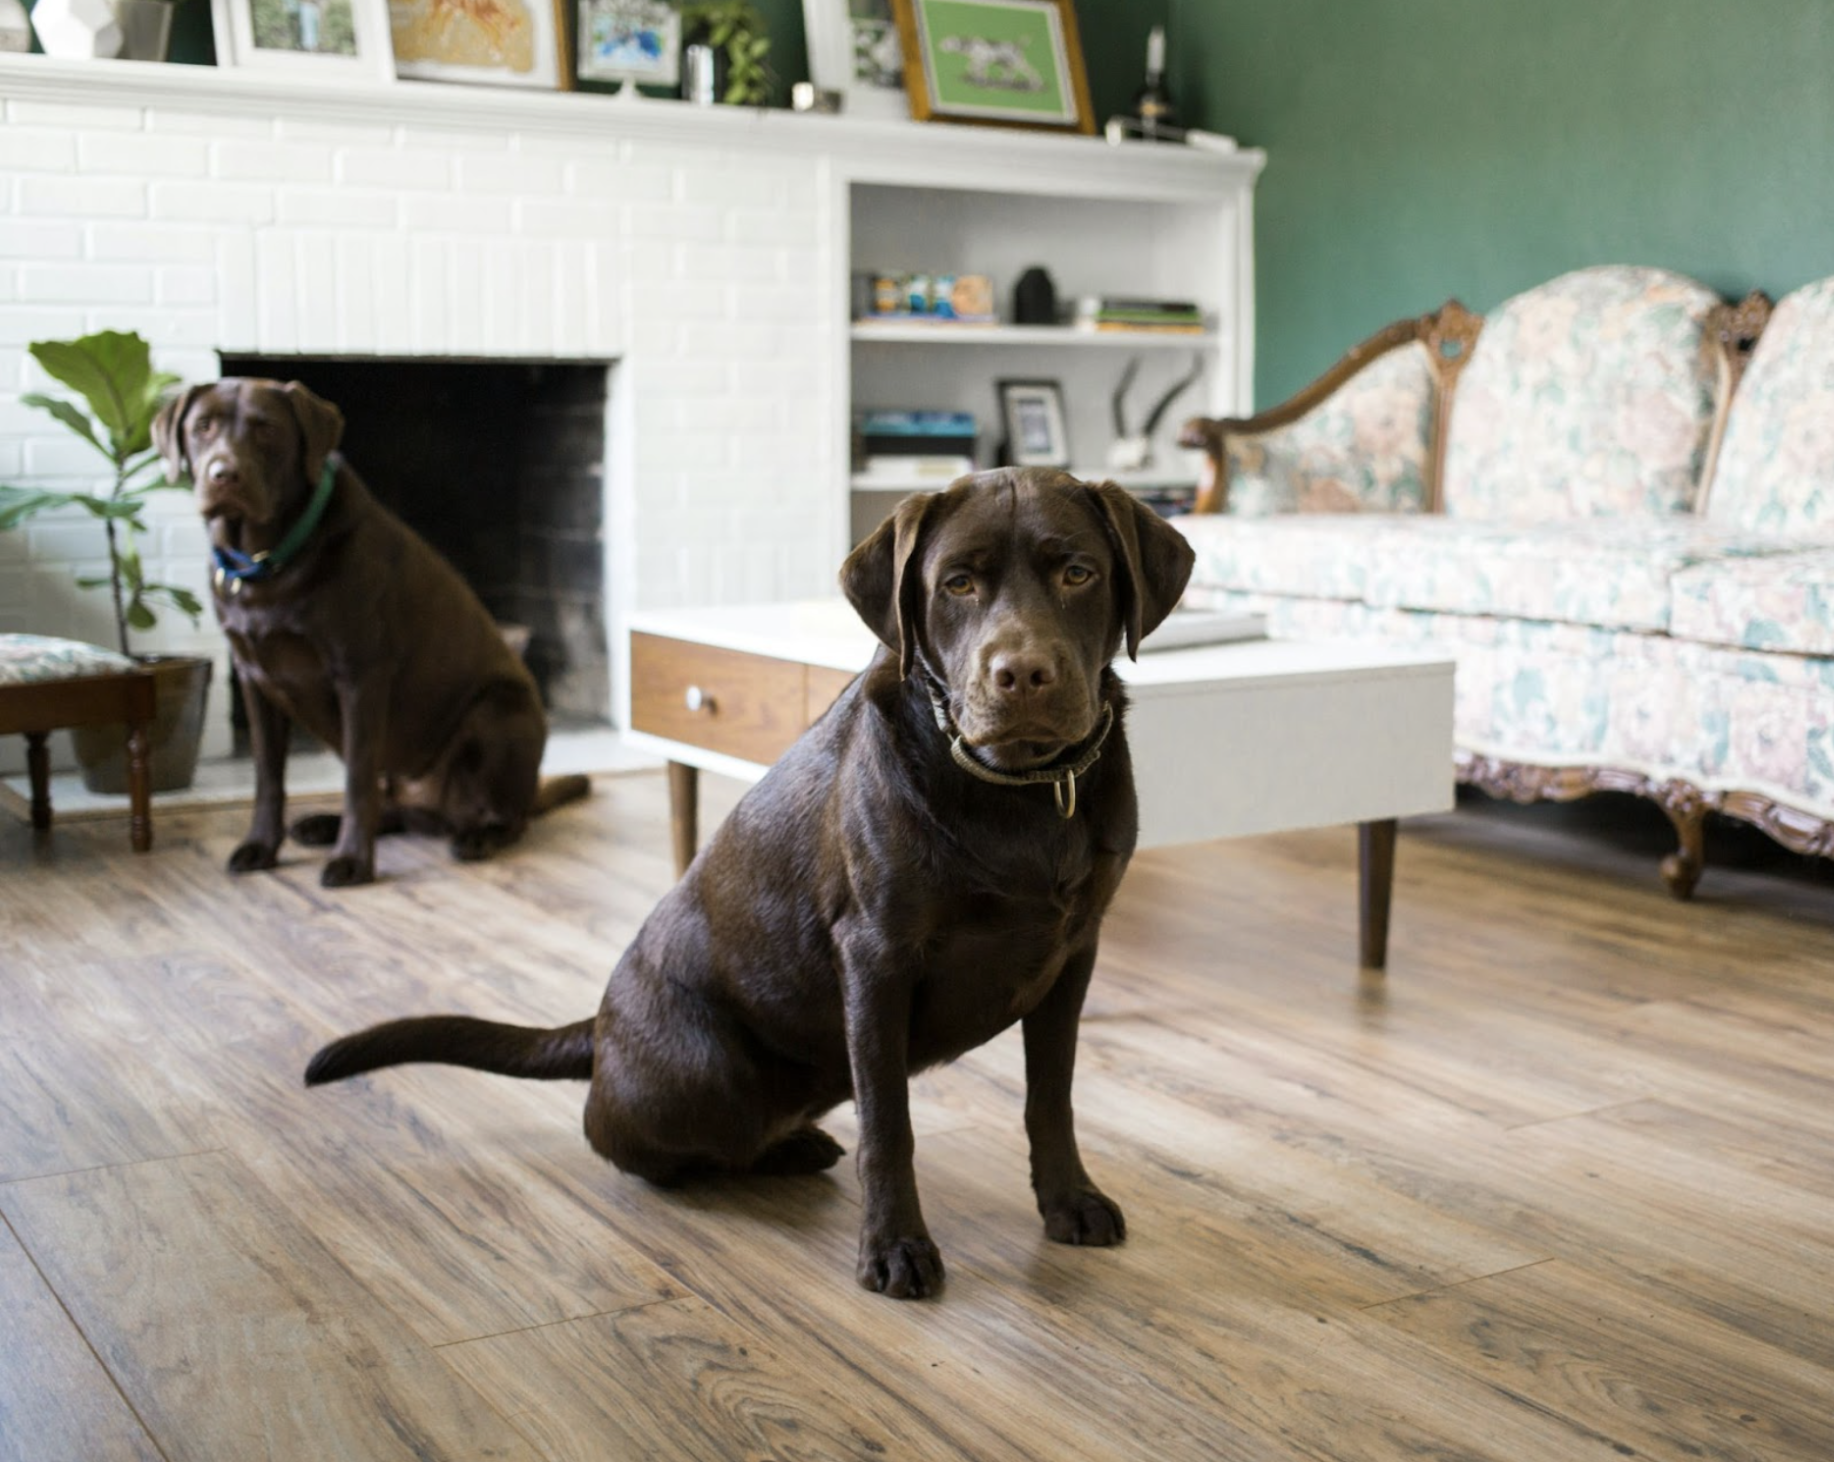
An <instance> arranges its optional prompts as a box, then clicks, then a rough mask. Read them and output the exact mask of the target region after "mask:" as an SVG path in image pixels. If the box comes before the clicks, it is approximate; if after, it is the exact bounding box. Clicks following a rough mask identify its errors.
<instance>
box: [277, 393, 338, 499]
mask: <svg viewBox="0 0 1834 1462" xmlns="http://www.w3.org/2000/svg"><path fill="white" fill-rule="evenodd" d="M280 389H281V392H282V393H283V394H284V395H285V396H286V398H287V405H289V406H291V407H292V408H293V417H294V420H296V421H297V422H298V423H299V434H300V438H301V439H302V440H303V441H304V442H305V464H304V465H305V469H306V481H308V482H317V481H318V474H319V473H320V472H321V471H323V470H324V466H325V458H327V457H329V456H330V455H331V453H332V451H333V449H334V448H336V446H337V444H338V443H339V442H340V441H342V440H343V439H344V413H343V412H341V411H339V410H338V409H337V407H335V406H333V405H332V404H331V403H330V402H329V401H327V400H325V399H324V397H322V396H315V395H313V394H312V392H310V391H308V390H307V389H306V388H305V387H304V386H302V385H300V383H299V382H298V381H288V382H287V383H286V384H285V385H284V386H282V387H281V388H280Z"/></svg>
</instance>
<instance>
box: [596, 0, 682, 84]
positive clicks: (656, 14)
mask: <svg viewBox="0 0 1834 1462" xmlns="http://www.w3.org/2000/svg"><path fill="white" fill-rule="evenodd" d="M578 13H579V28H578V31H577V34H576V36H575V39H574V48H575V49H574V67H575V75H576V76H577V77H578V78H579V80H581V81H621V82H624V83H625V84H626V85H629V86H654V87H661V88H663V89H665V90H667V91H674V90H676V89H677V88H679V87H680V85H681V12H680V11H679V10H677V9H676V8H675V7H674V6H673V5H671V4H670V3H669V0H578Z"/></svg>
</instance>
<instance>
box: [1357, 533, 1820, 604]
mask: <svg viewBox="0 0 1834 1462" xmlns="http://www.w3.org/2000/svg"><path fill="white" fill-rule="evenodd" d="M1785 546H1787V545H1783V544H1781V543H1779V542H1778V541H1777V540H1774V539H1770V538H1758V537H1753V536H1751V535H1746V534H1735V533H1728V532H1725V531H1724V530H1721V529H1718V528H1715V527H1713V526H1712V525H1710V524H1707V523H1702V522H1700V521H1698V520H1697V519H1694V518H1627V519H1613V518H1588V519H1583V520H1581V521H1578V522H1569V523H1529V524H1523V525H1521V526H1512V525H1510V524H1507V523H1479V522H1472V521H1470V520H1467V519H1461V518H1418V519H1408V520H1392V519H1391V520H1390V521H1389V523H1388V525H1387V532H1385V533H1384V534H1383V535H1382V537H1381V539H1380V541H1379V542H1377V543H1373V544H1372V545H1371V552H1370V558H1369V561H1368V563H1367V564H1366V565H1365V567H1364V570H1363V597H1364V599H1365V600H1367V602H1369V603H1370V604H1375V605H1384V606H1389V607H1393V608H1397V609H1431V610H1439V611H1442V612H1446V613H1453V614H1483V615H1494V616H1497V617H1500V618H1506V619H1536V620H1551V621H1558V622H1561V623H1565V624H1585V625H1595V626H1598V627H1600V628H1603V629H1634V630H1644V631H1661V630H1663V629H1666V628H1667V627H1668V621H1669V610H1670V603H1671V593H1670V587H1669V580H1670V577H1671V576H1672V575H1673V574H1675V573H1676V572H1678V571H1679V570H1681V569H1684V568H1686V567H1688V566H1689V565H1691V564H1696V563H1700V562H1702V561H1703V560H1708V559H1715V560H1717V559H1724V558H1737V557H1742V556H1746V555H1750V554H1760V553H1773V552H1776V551H1778V550H1779V549H1780V548H1782V547H1785Z"/></svg>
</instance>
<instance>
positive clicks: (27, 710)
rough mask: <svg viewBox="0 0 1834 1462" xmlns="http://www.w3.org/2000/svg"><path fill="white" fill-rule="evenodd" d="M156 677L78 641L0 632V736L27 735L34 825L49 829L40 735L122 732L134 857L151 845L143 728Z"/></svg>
mask: <svg viewBox="0 0 1834 1462" xmlns="http://www.w3.org/2000/svg"><path fill="white" fill-rule="evenodd" d="M152 721H153V675H152V672H151V671H149V670H145V669H142V668H141V667H140V666H138V665H136V664H135V663H134V662H133V661H132V660H130V659H129V658H128V657H127V656H125V655H117V654H115V653H114V652H113V651H112V650H104V649H102V648H101V647H100V646H99V645H89V644H84V643H83V642H82V641H80V640H60V639H52V638H49V637H47V636H44V635H0V735H5V736H11V735H18V734H22V733H23V735H24V736H25V738H26V767H27V770H28V772H29V773H30V776H31V781H32V826H33V827H35V828H37V829H39V830H40V831H41V832H42V831H45V830H47V829H48V828H49V827H50V826H51V758H50V754H49V753H48V752H47V751H46V749H45V738H46V737H48V736H49V735H50V734H51V732H53V731H55V730H58V729H60V728H63V727H68V726H95V725H123V726H126V727H127V788H128V806H129V828H128V831H129V837H130V840H131V842H132V844H133V848H134V851H135V852H136V853H144V852H146V851H147V849H149V848H151V847H152V846H153V811H152V779H151V774H150V772H149V770H148V750H147V746H148V739H149V738H148V730H149V728H150V726H151V725H152Z"/></svg>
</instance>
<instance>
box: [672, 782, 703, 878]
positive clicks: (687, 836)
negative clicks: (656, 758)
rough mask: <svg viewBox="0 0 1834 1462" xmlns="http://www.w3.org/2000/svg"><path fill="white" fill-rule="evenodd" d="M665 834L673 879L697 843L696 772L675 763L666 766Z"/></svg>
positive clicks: (691, 858)
mask: <svg viewBox="0 0 1834 1462" xmlns="http://www.w3.org/2000/svg"><path fill="white" fill-rule="evenodd" d="M669 832H670V835H671V836H672V838H673V840H674V843H675V876H676V877H677V878H680V877H681V875H682V874H684V873H686V872H687V871H688V865H689V864H690V863H692V862H693V861H694V852H695V849H696V848H697V847H698V846H699V844H700V770H699V768H697V767H691V766H688V765H687V764H686V763H684V762H679V761H672V762H670V763H669Z"/></svg>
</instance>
